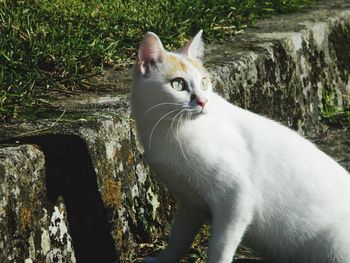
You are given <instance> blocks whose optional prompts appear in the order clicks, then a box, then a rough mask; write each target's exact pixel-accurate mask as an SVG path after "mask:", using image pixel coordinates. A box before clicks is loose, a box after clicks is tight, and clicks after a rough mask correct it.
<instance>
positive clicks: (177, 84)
mask: <svg viewBox="0 0 350 263" xmlns="http://www.w3.org/2000/svg"><path fill="white" fill-rule="evenodd" d="M170 84H171V86H172V87H173V89H174V90H176V91H182V90H186V82H185V80H184V79H182V78H175V79H172V80H171V81H170Z"/></svg>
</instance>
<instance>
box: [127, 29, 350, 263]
mask: <svg viewBox="0 0 350 263" xmlns="http://www.w3.org/2000/svg"><path fill="white" fill-rule="evenodd" d="M201 34H202V31H200V32H199V33H198V34H197V35H196V36H195V37H194V39H193V40H192V41H190V42H189V43H188V44H186V45H185V46H184V47H183V48H182V49H180V50H178V51H177V52H174V53H170V52H167V51H165V50H164V48H163V46H162V43H161V41H160V40H159V38H158V37H157V36H156V35H155V34H154V33H147V34H146V35H145V37H144V39H143V40H142V42H141V44H140V47H139V50H138V59H137V62H136V64H135V66H134V70H133V86H132V96H131V102H132V112H133V116H134V118H135V120H136V124H137V127H138V131H139V135H140V138H141V141H142V144H143V146H144V150H145V156H146V161H147V162H148V163H149V165H150V166H151V168H152V169H153V170H154V171H155V172H156V173H157V175H158V176H159V178H160V179H161V181H162V182H164V184H165V185H166V186H167V187H168V189H169V190H170V191H171V192H172V193H173V195H174V196H175V198H176V200H177V201H178V210H177V213H176V215H175V219H174V223H173V229H172V232H171V237H170V242H169V245H168V247H167V248H166V249H165V250H164V251H163V252H161V253H160V255H159V256H158V257H157V258H147V259H146V260H145V262H161V263H172V262H174V263H175V262H179V261H180V258H181V256H182V255H183V254H184V253H185V252H186V251H187V250H188V248H189V247H190V245H191V243H192V241H193V239H194V236H195V235H196V233H197V231H198V230H199V229H200V227H201V226H202V224H203V223H205V222H208V223H210V224H211V236H210V241H209V247H208V252H207V254H208V260H207V262H209V263H230V262H232V259H233V256H234V253H235V250H236V248H237V246H238V245H239V244H240V243H241V242H243V243H244V244H246V245H247V246H249V247H251V248H252V249H254V250H255V251H256V252H257V253H259V254H260V255H261V256H263V257H265V258H266V259H268V260H269V261H270V262H279V263H283V262H288V263H289V262H295V263H330V262H336V263H349V262H350V176H349V174H348V172H347V171H346V170H345V169H344V168H342V167H341V166H340V165H338V164H337V163H336V162H335V161H334V160H332V159H331V158H330V157H328V156H327V155H326V154H324V153H323V152H321V151H320V150H319V149H318V148H317V147H315V146H314V145H313V144H312V143H310V142H309V141H307V140H306V139H304V138H302V137H301V136H299V135H298V134H297V133H296V132H294V131H292V130H290V129H288V128H286V127H284V126H282V125H280V124H278V123H276V122H274V121H271V120H269V119H267V118H264V117H262V116H259V115H257V114H254V113H252V112H249V111H247V110H243V109H241V108H238V107H236V106H234V105H232V104H230V103H228V102H227V101H226V100H224V99H223V98H221V97H220V96H219V95H218V94H216V93H215V92H214V91H213V90H212V85H211V82H210V75H209V74H208V72H207V71H206V70H205V69H204V67H203V66H202V63H201V59H202V55H203V43H202V39H201Z"/></svg>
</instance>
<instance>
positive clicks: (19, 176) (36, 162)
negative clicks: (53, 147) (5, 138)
mask: <svg viewBox="0 0 350 263" xmlns="http://www.w3.org/2000/svg"><path fill="white" fill-rule="evenodd" d="M44 164H45V160H44V155H43V154H42V152H41V151H40V150H39V149H38V148H37V147H36V146H32V145H23V146H17V147H1V148H0V251H1V252H0V262H25V263H31V262H50V263H51V262H75V260H74V251H73V248H72V243H71V237H70V235H69V231H68V226H67V221H66V214H65V208H64V204H63V202H62V200H58V201H57V202H55V203H54V204H52V203H50V202H48V200H47V195H46V186H45V167H44V166H45V165H44Z"/></svg>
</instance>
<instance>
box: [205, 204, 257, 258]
mask: <svg viewBox="0 0 350 263" xmlns="http://www.w3.org/2000/svg"><path fill="white" fill-rule="evenodd" d="M242 202H245V201H244V200H236V202H235V203H234V202H232V203H231V202H228V201H224V202H221V203H220V205H218V206H217V207H216V208H214V209H213V215H212V216H213V218H212V227H211V236H210V240H209V246H208V261H207V263H231V262H232V260H233V256H234V253H235V251H236V249H237V247H238V245H239V243H240V242H241V240H242V237H243V235H244V232H245V231H246V229H247V227H248V225H249V224H250V223H251V221H252V215H253V209H252V205H250V204H249V202H247V203H242ZM237 204H239V205H237Z"/></svg>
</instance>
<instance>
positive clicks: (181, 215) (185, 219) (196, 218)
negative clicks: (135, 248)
mask: <svg viewBox="0 0 350 263" xmlns="http://www.w3.org/2000/svg"><path fill="white" fill-rule="evenodd" d="M205 219H206V218H205V214H204V213H202V212H201V211H199V210H198V209H196V208H195V207H189V206H186V205H184V204H179V207H178V210H177V211H176V214H175V217H174V223H173V225H172V230H171V234H170V241H169V244H168V246H167V248H166V249H164V250H163V251H162V252H161V253H160V254H159V256H158V257H157V258H156V259H152V260H154V261H151V259H150V258H148V259H147V260H148V261H147V260H146V261H145V262H159V263H178V262H179V261H180V259H181V257H182V256H183V255H184V254H185V253H186V252H187V250H188V249H189V248H190V246H191V244H192V242H193V239H194V237H195V235H196V234H197V232H198V230H199V229H200V227H201V226H202V225H203V223H204V221H205Z"/></svg>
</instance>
